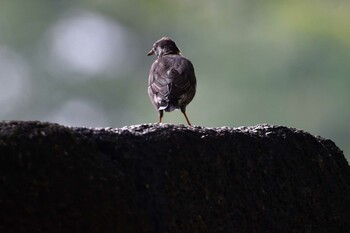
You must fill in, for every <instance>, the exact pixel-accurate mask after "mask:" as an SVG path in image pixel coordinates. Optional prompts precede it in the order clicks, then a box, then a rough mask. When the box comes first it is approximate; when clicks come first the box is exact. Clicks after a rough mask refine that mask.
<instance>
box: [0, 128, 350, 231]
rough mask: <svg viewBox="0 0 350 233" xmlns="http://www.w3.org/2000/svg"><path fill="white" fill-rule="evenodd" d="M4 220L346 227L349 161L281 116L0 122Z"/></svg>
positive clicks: (76, 227)
mask: <svg viewBox="0 0 350 233" xmlns="http://www.w3.org/2000/svg"><path fill="white" fill-rule="evenodd" d="M0 232H2V233H5V232H33V233H34V232H35V233H40V232H99V233H101V232H118V233H125V232H133V233H143V232H152V233H158V232H159V233H170V232H182V233H194V232H198V233H204V232H208V233H216V232H245V233H246V232H298V233H300V232H318V233H319V232H350V167H349V165H348V163H347V161H346V159H345V158H344V155H343V153H342V151H341V150H339V149H338V148H337V147H336V145H335V144H334V143H333V142H332V141H330V140H327V139H324V138H321V137H314V136H312V135H310V134H308V133H306V132H304V131H300V130H296V129H291V128H286V127H281V126H270V125H258V126H254V127H241V128H227V127H223V128H202V127H185V126H182V125H168V124H165V125H157V124H147V125H140V126H130V127H125V128H121V129H112V128H108V129H89V128H69V127H64V126H60V125H57V124H50V123H41V122H1V123H0Z"/></svg>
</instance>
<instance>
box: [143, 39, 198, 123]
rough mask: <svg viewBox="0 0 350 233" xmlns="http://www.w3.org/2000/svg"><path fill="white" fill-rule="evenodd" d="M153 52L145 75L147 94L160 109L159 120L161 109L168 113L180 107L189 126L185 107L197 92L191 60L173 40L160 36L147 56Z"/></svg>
mask: <svg viewBox="0 0 350 233" xmlns="http://www.w3.org/2000/svg"><path fill="white" fill-rule="evenodd" d="M150 55H156V56H157V60H155V62H153V64H152V67H151V70H150V72H149V78H148V95H149V98H150V99H151V102H152V104H153V105H154V107H155V108H156V110H157V111H158V112H159V123H161V122H162V118H163V111H166V112H171V111H173V110H175V109H180V110H181V112H182V113H183V115H184V116H185V118H186V121H187V123H188V125H191V123H190V121H189V119H188V117H187V115H186V106H187V105H188V104H189V103H190V102H191V101H192V99H193V97H194V95H195V94H196V75H195V73H194V68H193V65H192V63H191V61H190V60H188V59H187V58H185V57H183V56H182V55H181V53H180V50H179V49H178V47H177V46H176V44H175V42H174V41H173V40H171V39H170V38H168V37H163V38H161V39H160V40H158V41H156V42H155V43H154V44H153V48H152V50H151V51H150V52H149V53H148V56H150Z"/></svg>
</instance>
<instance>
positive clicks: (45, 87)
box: [0, 0, 350, 159]
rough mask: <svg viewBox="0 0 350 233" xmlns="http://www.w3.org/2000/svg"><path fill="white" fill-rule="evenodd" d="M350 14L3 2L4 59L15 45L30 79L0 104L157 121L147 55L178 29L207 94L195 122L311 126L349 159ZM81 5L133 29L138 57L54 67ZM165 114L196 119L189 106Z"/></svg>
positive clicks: (188, 0)
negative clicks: (59, 43) (67, 22)
mask: <svg viewBox="0 0 350 233" xmlns="http://www.w3.org/2000/svg"><path fill="white" fill-rule="evenodd" d="M349 10H350V2H349V1H344V0H335V1H329V0H317V1H316V0H310V1H302V0H293V1H291V0H289V1H286V0H285V1H274V0H265V1H258V0H250V1H242V0H235V1H227V0H222V1H209V0H203V1H198V0H179V1H170V0H164V1H160V0H148V1H136V0H116V1H115V0H101V1H93V0H75V1H68V0H29V1H20V0H11V1H10V0H3V1H1V2H0V65H1V62H2V63H3V64H8V63H6V62H4V59H6V57H9V55H8V54H9V52H8V51H10V54H15V55H13V56H12V55H11V56H12V57H15V58H16V59H17V60H20V61H21V62H20V63H18V64H22V65H23V64H25V65H24V66H25V68H24V70H25V72H27V75H25V76H24V78H22V79H23V80H22V81H23V83H24V84H25V85H24V88H23V87H22V88H17V89H16V88H14V91H16V90H17V91H18V92H21V93H20V95H19V97H18V98H19V99H20V100H21V101H18V100H16V101H15V100H13V102H10V101H7V99H6V96H4V95H1V94H0V107H1V106H2V105H3V106H5V104H6V105H14V106H15V107H13V108H11V109H10V110H8V111H5V112H0V117H1V119H13V120H15V119H18V120H43V121H44V120H45V121H56V122H58V123H62V124H75V125H76V126H83V125H86V126H111V127H121V126H123V125H129V124H141V123H146V122H155V121H156V120H157V113H156V111H155V110H154V109H153V107H152V105H151V103H150V101H149V99H148V96H147V91H146V88H147V78H148V71H149V67H150V65H151V63H152V62H153V61H154V59H155V58H154V57H153V58H150V57H147V56H146V54H147V52H148V51H149V49H150V48H151V46H152V44H153V42H154V41H156V40H157V39H159V38H160V37H162V36H165V35H167V36H170V37H172V38H173V39H174V40H175V41H176V42H177V44H178V46H179V47H180V49H181V50H182V53H183V54H184V55H185V56H186V57H188V58H190V60H192V62H193V63H194V65H195V69H196V74H197V79H198V90H197V95H196V97H195V99H194V101H193V102H192V103H191V104H190V105H189V106H188V115H189V117H190V119H191V121H192V123H193V124H194V125H203V126H209V127H213V126H223V125H228V126H240V125H255V124H259V123H269V124H280V125H286V126H290V127H296V128H301V129H304V130H306V131H309V132H311V133H313V134H319V135H322V136H324V137H327V138H330V139H332V140H334V141H335V142H336V143H337V145H338V146H339V147H340V148H342V149H343V150H344V151H345V154H346V156H348V157H347V158H348V159H349V158H350V157H349V156H350V143H349V140H350V132H349V130H348V128H349V123H348V121H349V119H350V108H349V107H348V102H349V99H350V92H349V91H348V88H349V87H350V78H349V76H350V65H349V61H350V14H349ZM81 12H85V13H86V12H88V13H91V14H94V15H96V16H97V18H101V19H103V20H105V21H108V22H113V23H116V24H120V25H122V26H123V28H124V29H125V31H124V32H126V33H127V37H126V38H127V42H125V43H124V44H121V45H120V44H119V46H122V47H123V49H124V50H125V51H127V52H126V53H125V52H124V53H122V52H120V53H119V54H116V55H117V56H123V58H122V60H123V62H122V63H120V64H121V65H120V66H117V65H116V66H115V69H114V70H113V69H111V70H109V71H106V72H95V73H92V74H86V73H84V72H79V71H74V70H73V71H71V70H65V66H62V67H60V66H59V65H57V64H56V63H55V58H53V55H52V54H51V52H50V51H51V50H52V49H51V46H52V43H51V42H50V40H55V39H57V38H53V35H54V37H56V36H55V35H56V34H55V33H52V31H53V30H55V28H57V24H58V22H62V20H64V19H66V18H69V17H71V18H72V17H73V16H75V15H77V16H79V14H81ZM85 13H84V14H85ZM84 14H82V15H84ZM85 15H86V14H85ZM74 22H75V21H74ZM83 32H84V33H85V31H83ZM92 33H93V32H92ZM90 36H91V35H89V33H86V39H89V37H90ZM50 38H51V39H50ZM58 40H60V38H58ZM83 40H84V39H83ZM82 42H83V41H82ZM101 46H102V44H101ZM70 48H71V47H69V46H67V48H66V49H67V52H69V51H68V50H69V49H70ZM103 48H104V47H101V49H103ZM62 49H63V50H64V49H65V48H64V47H63V48H62ZM63 52H64V51H63ZM91 56H92V58H93V56H94V54H91ZM1 58H2V59H3V60H1ZM96 59H98V58H96ZM11 61H12V60H11ZM96 61H97V60H96ZM10 63H12V62H10ZM16 64H17V63H16ZM18 66H19V65H18ZM50 67H51V68H50ZM52 67H54V69H52ZM55 67H56V68H55ZM21 69H23V68H21ZM53 70H55V71H53ZM8 72H10V71H8ZM11 72H13V71H11ZM0 74H2V75H4V76H7V75H6V74H7V73H6V72H5V73H1V72H0ZM24 79H25V80H24ZM0 81H1V82H2V83H1V85H2V86H3V87H4V86H6V85H7V82H10V81H9V79H6V77H3V78H1V77H0ZM11 85H12V84H11ZM13 85H15V84H13ZM9 86H10V85H9ZM0 90H1V89H0ZM11 90H12V89H11ZM1 98H2V99H3V100H6V103H5V101H3V103H1ZM72 100H73V101H75V102H74V104H71V105H69V106H71V107H65V106H66V104H67V103H69V102H70V101H72ZM81 105H82V106H83V107H82V109H83V110H80V109H78V110H77V111H74V109H75V107H74V106H78V107H79V106H80V107H81ZM72 106H73V107H72ZM62 109H63V110H62ZM84 109H85V110H84ZM62 112H63V113H62ZM96 112H98V114H96V115H94V114H95V113H96ZM60 114H61V115H60ZM72 119H75V120H72ZM101 119H103V120H101ZM164 120H165V122H170V123H185V121H184V119H183V117H182V116H181V114H180V112H173V113H170V114H166V115H165V117H164Z"/></svg>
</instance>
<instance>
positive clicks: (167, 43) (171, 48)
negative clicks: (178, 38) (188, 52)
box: [147, 37, 180, 57]
mask: <svg viewBox="0 0 350 233" xmlns="http://www.w3.org/2000/svg"><path fill="white" fill-rule="evenodd" d="M167 54H180V50H179V48H178V47H177V46H176V44H175V42H174V41H173V40H172V39H170V38H169V37H163V38H162V39H160V40H158V41H156V42H155V43H154V44H153V48H152V49H151V51H149V53H148V54H147V55H148V56H150V55H156V56H157V57H162V56H164V55H167Z"/></svg>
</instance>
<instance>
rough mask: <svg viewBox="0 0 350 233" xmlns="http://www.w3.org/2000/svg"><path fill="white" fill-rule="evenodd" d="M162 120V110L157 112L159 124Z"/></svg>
mask: <svg viewBox="0 0 350 233" xmlns="http://www.w3.org/2000/svg"><path fill="white" fill-rule="evenodd" d="M162 118H163V110H159V122H158V123H162Z"/></svg>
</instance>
